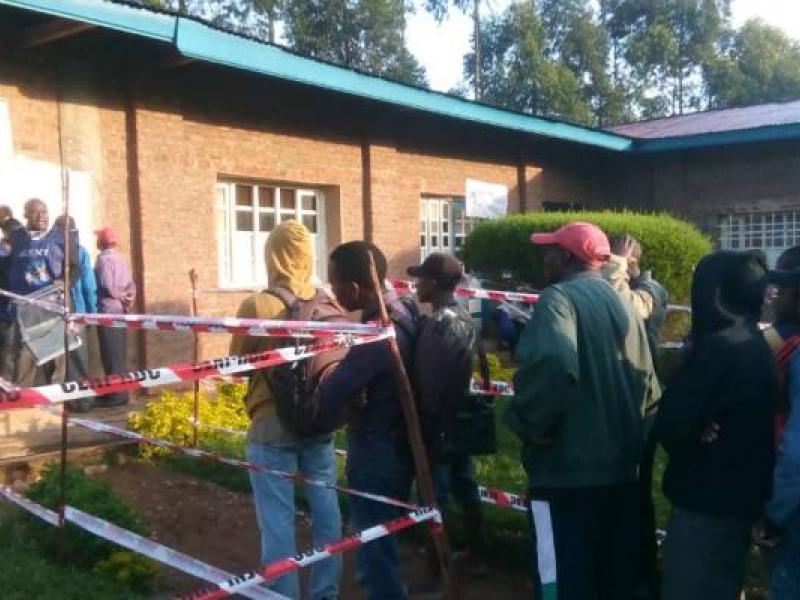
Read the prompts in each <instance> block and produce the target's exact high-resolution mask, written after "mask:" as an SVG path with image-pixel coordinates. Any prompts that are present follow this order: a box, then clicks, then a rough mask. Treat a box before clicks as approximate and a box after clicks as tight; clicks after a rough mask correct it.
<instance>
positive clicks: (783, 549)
mask: <svg viewBox="0 0 800 600" xmlns="http://www.w3.org/2000/svg"><path fill="white" fill-rule="evenodd" d="M769 279H770V280H771V282H772V283H773V284H775V285H776V287H777V292H778V294H777V296H776V298H775V316H776V322H775V326H774V327H773V328H771V329H768V330H767V331H766V332H765V337H766V339H767V342H768V343H769V344H770V346H772V348H773V350H776V355H777V358H778V372H779V375H780V383H781V388H782V389H781V396H780V398H779V401H780V402H781V404H782V406H781V407H780V411H779V416H778V419H777V425H778V427H777V429H778V431H777V434H778V435H777V437H778V442H779V448H778V458H777V463H776V465H775V477H774V481H773V490H772V499H771V501H770V502H769V504H767V511H766V512H767V519H766V523H767V525H766V529H767V531H766V533H767V536H768V537H769V538H772V539H777V540H779V541H778V543H777V555H776V559H775V563H774V565H773V572H772V598H773V600H790V599H792V598H800V352H798V348H799V347H800V246H795V247H794V248H791V249H789V250H787V251H786V252H784V253H783V254H782V255H781V256H780V258H779V259H778V263H777V270H776V271H772V272H771V273H770V274H769Z"/></svg>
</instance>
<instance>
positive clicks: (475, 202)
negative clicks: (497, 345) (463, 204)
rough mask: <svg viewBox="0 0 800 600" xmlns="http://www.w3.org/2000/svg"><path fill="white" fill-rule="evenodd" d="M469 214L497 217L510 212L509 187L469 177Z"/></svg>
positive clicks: (470, 215) (471, 215)
mask: <svg viewBox="0 0 800 600" xmlns="http://www.w3.org/2000/svg"><path fill="white" fill-rule="evenodd" d="M466 196H467V216H468V217H474V218H477V219H496V218H497V217H504V216H506V214H507V213H508V188H507V187H506V186H504V185H500V184H499V183H486V182H485V181H477V180H475V179H467V193H466Z"/></svg>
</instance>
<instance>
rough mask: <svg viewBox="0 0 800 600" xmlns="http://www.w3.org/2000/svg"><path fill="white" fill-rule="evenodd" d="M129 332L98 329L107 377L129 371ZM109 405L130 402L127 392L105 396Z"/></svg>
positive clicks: (111, 328) (113, 328) (101, 354)
mask: <svg viewBox="0 0 800 600" xmlns="http://www.w3.org/2000/svg"><path fill="white" fill-rule="evenodd" d="M126 334H127V332H126V331H125V330H124V329H117V328H116V327H98V328H97V339H98V341H99V342H100V358H101V360H102V361H103V370H104V371H105V373H106V375H115V374H119V373H125V372H127V370H128V355H127V335H126ZM104 400H105V401H106V402H109V403H118V402H119V403H121V402H127V401H128V393H127V392H117V393H115V394H108V395H107V396H104Z"/></svg>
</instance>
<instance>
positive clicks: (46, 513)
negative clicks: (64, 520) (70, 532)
mask: <svg viewBox="0 0 800 600" xmlns="http://www.w3.org/2000/svg"><path fill="white" fill-rule="evenodd" d="M0 496H3V497H4V498H5V499H6V500H8V501H9V502H13V503H14V504H16V505H17V506H19V507H20V508H23V509H25V510H27V511H28V512H29V513H31V514H32V515H35V516H37V517H39V518H40V519H41V520H42V521H45V522H46V523H50V525H53V526H55V527H59V526H60V524H61V520H60V519H59V518H58V513H57V512H55V511H52V510H50V509H49V508H45V507H44V506H42V505H41V504H37V503H36V502H34V501H33V500H30V499H29V498H26V497H25V496H23V495H22V494H18V493H17V492H15V491H14V490H12V489H11V488H10V487H8V486H7V485H0Z"/></svg>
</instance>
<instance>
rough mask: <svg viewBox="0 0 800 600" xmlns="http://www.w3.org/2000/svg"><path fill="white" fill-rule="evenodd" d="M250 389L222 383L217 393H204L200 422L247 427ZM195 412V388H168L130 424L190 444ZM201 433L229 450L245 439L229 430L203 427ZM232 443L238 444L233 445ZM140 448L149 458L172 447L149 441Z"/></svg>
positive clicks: (152, 434) (205, 442)
mask: <svg viewBox="0 0 800 600" xmlns="http://www.w3.org/2000/svg"><path fill="white" fill-rule="evenodd" d="M246 391H247V386H246V385H244V384H221V385H219V386H218V387H217V393H216V394H215V395H214V396H213V397H210V396H208V395H206V394H203V393H201V394H200V405H199V407H200V410H199V415H200V422H201V423H203V424H205V425H212V426H216V427H226V428H228V429H236V430H241V431H244V430H246V429H247V428H248V426H249V424H250V418H249V417H248V416H247V410H246V408H245V403H244V395H245V392H246ZM193 416H194V395H193V394H192V393H191V392H186V393H176V392H173V391H170V390H167V391H165V392H164V393H162V394H161V397H160V398H159V399H158V401H156V402H150V403H148V404H147V406H146V407H145V409H144V410H143V411H141V412H139V413H133V414H131V415H130V417H129V419H128V422H129V423H128V424H129V425H130V426H131V428H132V429H133V430H134V431H137V432H139V433H141V434H143V435H147V436H150V437H154V438H158V439H162V440H167V441H170V442H174V443H176V444H180V445H181V446H188V445H190V444H191V443H192V437H193V431H194V426H193V425H192V422H191V419H192V417H193ZM198 433H199V437H200V439H201V441H202V443H203V445H204V446H207V445H211V446H213V447H214V448H215V449H218V450H219V451H222V452H223V453H225V452H224V451H225V450H230V451H233V452H236V451H238V450H240V448H239V446H241V440H238V441H237V440H236V438H233V437H232V436H230V435H228V434H226V433H220V432H215V431H214V430H213V429H209V428H203V427H201V428H200V429H199V432H198ZM231 444H233V445H234V447H229V446H230V445H231ZM140 452H141V454H142V456H144V457H145V458H149V457H151V456H158V455H164V454H169V451H168V450H164V449H161V448H155V447H153V446H145V445H142V446H141V448H140ZM192 460H194V459H192Z"/></svg>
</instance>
